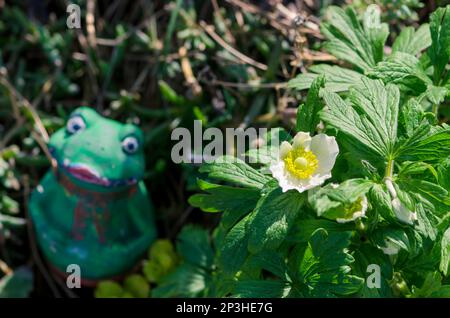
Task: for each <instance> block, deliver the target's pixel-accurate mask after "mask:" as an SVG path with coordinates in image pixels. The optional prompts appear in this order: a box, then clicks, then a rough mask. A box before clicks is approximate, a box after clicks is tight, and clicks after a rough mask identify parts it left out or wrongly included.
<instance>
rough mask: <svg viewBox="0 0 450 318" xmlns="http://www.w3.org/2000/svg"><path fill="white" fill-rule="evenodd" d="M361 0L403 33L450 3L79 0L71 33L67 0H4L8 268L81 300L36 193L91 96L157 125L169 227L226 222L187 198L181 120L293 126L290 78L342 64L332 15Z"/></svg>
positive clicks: (37, 290)
mask: <svg viewBox="0 0 450 318" xmlns="http://www.w3.org/2000/svg"><path fill="white" fill-rule="evenodd" d="M351 2H353V5H354V6H355V7H356V8H357V9H358V10H364V8H365V7H366V6H367V4H369V3H373V2H376V3H378V4H379V5H381V8H382V10H383V19H384V21H386V22H389V24H390V26H391V32H392V33H391V35H395V34H396V33H398V31H399V30H400V29H401V28H402V27H403V26H405V25H418V24H420V23H422V22H427V21H428V16H429V14H430V12H432V11H434V9H435V8H436V7H437V6H438V5H442V4H444V2H445V1H424V2H423V3H420V2H419V1H414V0H411V1H409V0H404V1H394V0H392V1H389V0H378V1H363V0H360V1H327V0H322V1H314V0H304V1H301V0H298V1H281V0H268V1H247V0H212V1H196V0H174V1H151V0H133V1H126V0H112V1H106V0H104V1H94V0H81V1H73V3H76V4H79V5H80V7H81V9H82V21H81V24H82V28H81V29H79V30H77V29H73V30H69V29H68V28H67V26H66V19H67V15H68V14H67V13H66V6H67V5H68V3H69V2H68V1H63V0H60V1H44V0H41V1H40V0H28V1H24V0H19V1H4V0H0V216H2V215H3V216H4V217H6V218H8V220H9V222H10V223H11V222H12V223H13V224H16V225H12V226H10V227H6V226H5V225H2V221H1V219H0V260H1V262H0V265H1V266H0V268H1V269H2V270H1V271H0V273H2V272H3V273H7V272H8V271H10V270H12V269H15V268H17V267H19V266H22V265H24V264H25V265H26V266H27V267H26V268H32V269H33V272H34V277H35V280H34V281H35V284H34V291H33V293H32V295H35V296H55V290H54V289H55V286H57V287H56V289H59V290H60V294H61V295H63V296H64V295H68V296H74V295H73V292H70V291H67V290H66V289H64V287H63V286H58V283H61V282H60V281H59V280H58V279H57V278H51V279H52V280H53V284H54V285H55V286H53V288H51V287H52V286H50V287H49V284H48V279H47V280H46V277H45V275H50V274H48V273H46V270H45V268H46V266H45V264H41V262H42V260H41V259H40V257H39V254H38V251H37V250H36V247H35V246H34V242H33V238H32V237H30V235H29V226H24V225H23V224H22V223H23V222H24V220H26V219H27V214H26V206H27V199H28V196H29V193H30V191H31V190H32V189H33V188H34V187H35V185H36V184H37V183H38V181H39V179H40V178H41V177H42V176H43V174H44V173H45V171H46V170H47V169H48V168H49V161H48V159H47V156H46V153H45V150H46V147H45V141H46V138H47V136H48V135H51V134H52V133H53V132H54V131H55V130H57V129H59V128H60V127H62V126H63V125H64V123H65V119H66V118H67V116H68V114H69V113H70V112H71V110H73V109H74V108H76V107H78V106H80V105H88V106H91V107H94V108H95V109H97V110H98V111H99V112H101V113H102V114H104V115H106V116H108V117H111V118H114V119H117V120H120V121H123V122H134V123H136V124H138V125H139V126H140V127H141V128H142V129H143V130H144V133H145V149H146V150H145V153H146V160H147V170H146V177H145V183H146V184H147V187H148V189H149V192H150V194H151V197H152V199H153V202H154V205H155V207H156V215H157V221H158V230H159V236H160V237H163V238H170V239H173V238H174V237H175V235H176V234H177V233H178V232H179V230H180V229H181V228H182V227H183V226H184V225H185V224H187V223H197V224H201V225H203V226H204V227H208V228H213V227H214V225H215V224H216V223H217V220H218V219H217V216H216V215H211V214H205V213H202V212H201V211H199V210H196V209H193V208H192V207H190V206H189V205H188V203H187V198H188V197H189V195H190V194H192V191H193V190H195V189H196V177H197V172H196V167H195V166H194V165H175V164H174V163H172V162H171V160H170V150H171V147H172V143H173V142H172V141H171V140H170V134H171V130H172V129H173V128H175V127H188V128H190V127H191V126H192V123H193V120H194V119H200V120H202V121H203V125H204V128H206V127H211V126H215V127H221V128H225V127H247V126H249V125H252V126H254V127H272V126H279V125H280V124H282V125H283V126H285V127H286V128H287V129H288V130H290V129H291V128H292V123H293V119H294V117H295V111H296V107H297V106H298V104H299V102H300V101H301V100H302V99H303V98H304V96H301V95H300V94H299V93H298V92H293V91H289V90H287V89H286V82H287V81H288V80H289V79H291V78H293V77H294V76H295V75H297V74H298V73H299V72H305V70H306V69H307V68H308V66H309V65H311V64H312V63H315V62H318V61H319V62H329V63H334V62H336V61H335V60H334V58H333V57H332V56H331V55H329V54H327V53H326V52H323V51H322V50H321V43H322V40H323V36H322V35H321V34H320V30H319V23H320V20H321V14H322V13H323V10H324V8H326V7H327V6H328V5H330V4H339V5H347V4H350V3H351ZM6 223H7V222H6ZM21 224H22V225H21ZM36 265H37V266H36ZM0 276H2V274H0ZM47 278H48V277H47ZM61 291H62V292H61ZM81 294H82V295H84V294H87V295H90V294H91V291H90V290H84V291H82V292H81Z"/></svg>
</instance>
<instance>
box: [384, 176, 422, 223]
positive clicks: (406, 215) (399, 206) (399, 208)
mask: <svg viewBox="0 0 450 318" xmlns="http://www.w3.org/2000/svg"><path fill="white" fill-rule="evenodd" d="M385 184H386V188H387V189H388V191H389V193H390V194H391V197H392V198H393V199H392V201H391V204H392V210H393V211H394V214H395V216H396V217H397V219H398V220H399V221H400V222H403V223H406V224H409V225H412V224H414V222H415V221H417V213H416V212H413V211H411V210H410V209H408V208H407V207H406V206H405V205H404V204H403V203H402V202H401V201H400V199H399V198H398V196H397V191H396V190H395V187H394V185H393V183H392V180H391V179H390V178H387V179H386V180H385Z"/></svg>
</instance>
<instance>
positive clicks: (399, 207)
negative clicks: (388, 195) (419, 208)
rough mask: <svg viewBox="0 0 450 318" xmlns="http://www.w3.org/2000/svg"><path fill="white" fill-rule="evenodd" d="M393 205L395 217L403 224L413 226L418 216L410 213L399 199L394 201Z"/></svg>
mask: <svg viewBox="0 0 450 318" xmlns="http://www.w3.org/2000/svg"><path fill="white" fill-rule="evenodd" d="M391 203H392V209H393V210H394V213H395V216H396V217H397V219H399V220H400V221H401V222H403V223H406V224H413V223H414V221H415V220H417V214H416V213H413V212H412V211H410V210H409V209H408V208H407V207H406V206H405V205H404V204H403V203H402V202H401V201H400V200H399V199H398V198H395V199H393V200H392V202H391Z"/></svg>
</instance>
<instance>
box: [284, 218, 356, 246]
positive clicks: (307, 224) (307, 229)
mask: <svg viewBox="0 0 450 318" xmlns="http://www.w3.org/2000/svg"><path fill="white" fill-rule="evenodd" d="M318 228H323V229H325V230H326V231H327V232H328V233H329V234H333V233H339V232H347V231H352V230H354V229H355V226H354V224H351V223H345V224H341V223H336V222H334V221H329V220H325V219H304V220H299V221H298V222H297V223H296V224H295V226H294V227H293V228H292V231H291V233H290V234H289V237H288V240H289V241H293V242H298V243H304V242H308V240H309V238H310V237H311V235H312V234H313V233H314V231H315V230H317V229H318Z"/></svg>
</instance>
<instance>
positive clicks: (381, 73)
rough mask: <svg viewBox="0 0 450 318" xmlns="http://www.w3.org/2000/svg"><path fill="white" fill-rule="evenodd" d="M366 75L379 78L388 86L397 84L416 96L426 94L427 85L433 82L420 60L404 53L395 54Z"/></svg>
mask: <svg viewBox="0 0 450 318" xmlns="http://www.w3.org/2000/svg"><path fill="white" fill-rule="evenodd" d="M366 74H367V75H368V76H370V77H374V78H379V79H381V80H382V81H383V82H384V83H386V84H387V83H394V84H397V85H399V87H400V88H401V89H402V90H409V91H410V92H412V93H413V94H414V95H419V94H420V93H422V92H424V91H425V90H426V89H427V85H428V84H431V80H430V79H429V78H428V76H427V75H426V74H425V71H424V70H423V69H422V68H421V65H420V62H419V60H418V59H417V58H416V57H415V56H413V55H411V54H408V53H403V52H397V53H393V54H392V55H390V56H389V57H388V58H387V59H386V60H385V61H382V62H380V63H378V64H377V65H376V66H375V67H374V68H372V69H371V70H370V71H368V72H367V73H366Z"/></svg>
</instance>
